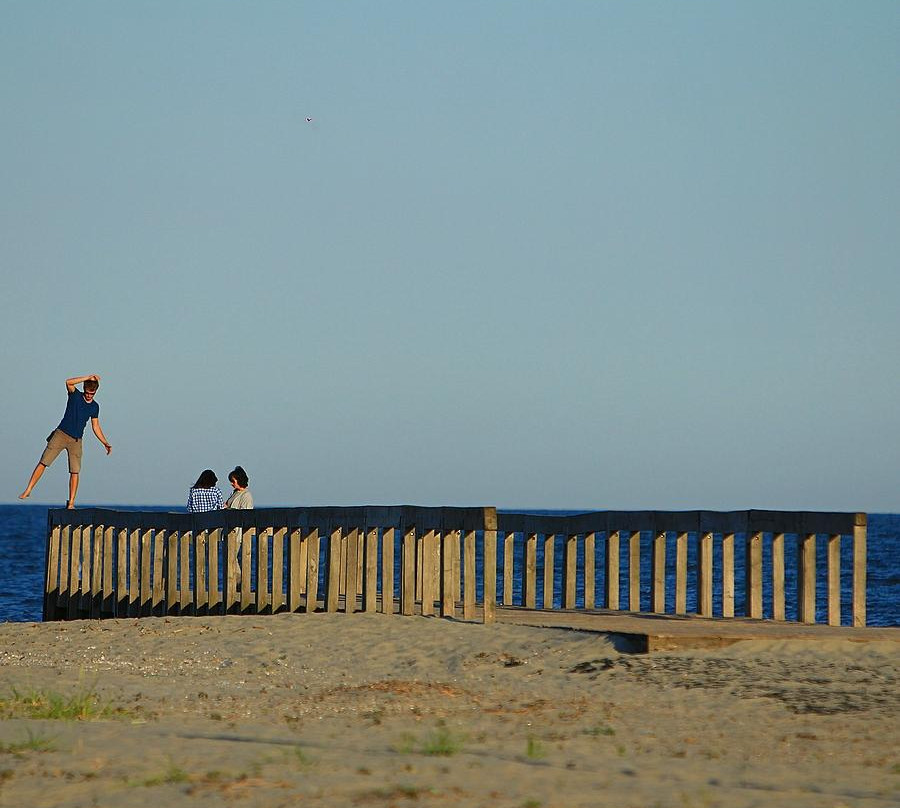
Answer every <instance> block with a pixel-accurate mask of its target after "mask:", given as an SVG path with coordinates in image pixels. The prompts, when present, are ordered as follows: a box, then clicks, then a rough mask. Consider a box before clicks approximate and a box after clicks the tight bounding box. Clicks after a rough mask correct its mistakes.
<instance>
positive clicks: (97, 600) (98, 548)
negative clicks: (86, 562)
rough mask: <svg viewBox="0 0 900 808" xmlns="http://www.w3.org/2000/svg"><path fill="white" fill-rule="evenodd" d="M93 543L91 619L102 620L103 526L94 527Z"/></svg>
mask: <svg viewBox="0 0 900 808" xmlns="http://www.w3.org/2000/svg"><path fill="white" fill-rule="evenodd" d="M93 533H94V535H93V536H92V541H91V618H92V619H94V620H97V619H99V618H100V605H101V603H102V600H103V525H97V526H96V527H94V531H93Z"/></svg>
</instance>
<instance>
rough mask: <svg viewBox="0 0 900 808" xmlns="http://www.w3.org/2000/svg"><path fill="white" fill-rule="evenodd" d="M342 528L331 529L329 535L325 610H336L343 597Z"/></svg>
mask: <svg viewBox="0 0 900 808" xmlns="http://www.w3.org/2000/svg"><path fill="white" fill-rule="evenodd" d="M342 544H343V542H342V541H341V529H340V528H339V527H337V528H335V529H334V530H332V531H331V535H330V536H329V537H328V554H327V564H328V577H327V579H326V580H327V584H326V588H325V611H326V612H336V611H337V609H338V603H339V602H340V597H341V555H342V553H341V545H342Z"/></svg>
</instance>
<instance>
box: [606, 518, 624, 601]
mask: <svg viewBox="0 0 900 808" xmlns="http://www.w3.org/2000/svg"><path fill="white" fill-rule="evenodd" d="M619 564H620V561H619V531H618V530H613V531H612V532H610V533H607V535H606V576H605V578H606V597H605V598H604V601H605V606H606V608H607V609H618V608H619V576H620V574H621V572H620V569H619Z"/></svg>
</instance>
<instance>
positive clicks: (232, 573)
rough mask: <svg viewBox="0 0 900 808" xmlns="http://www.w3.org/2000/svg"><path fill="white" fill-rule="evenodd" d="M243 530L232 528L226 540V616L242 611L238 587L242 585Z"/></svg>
mask: <svg viewBox="0 0 900 808" xmlns="http://www.w3.org/2000/svg"><path fill="white" fill-rule="evenodd" d="M241 533H242V531H241V529H240V528H239V527H236V528H232V529H231V530H229V531H228V536H227V538H226V539H225V564H224V567H225V580H224V581H223V592H224V597H225V600H224V602H223V611H224V613H225V614H234V613H236V612H239V611H240V608H241V607H240V595H239V593H238V585H239V584H240V576H241V570H240V564H239V562H238V553H240V548H241V538H242V537H241Z"/></svg>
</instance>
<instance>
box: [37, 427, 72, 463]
mask: <svg viewBox="0 0 900 808" xmlns="http://www.w3.org/2000/svg"><path fill="white" fill-rule="evenodd" d="M81 447H82V444H81V441H80V440H78V439H77V438H73V437H72V436H71V435H67V434H66V433H65V432H63V431H62V430H61V429H54V430H53V432H52V433H51V434H50V437H49V438H47V448H46V449H44V453H43V454H42V455H41V461H40V462H41V463H43V464H44V465H45V466H49V465H50V464H51V463H52V462H53V461H54V460H56V458H57V457H58V456H59V453H60V452H61V451H62V450H63V449H65V450H66V454H68V456H69V474H78V473H79V472H80V471H81Z"/></svg>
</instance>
